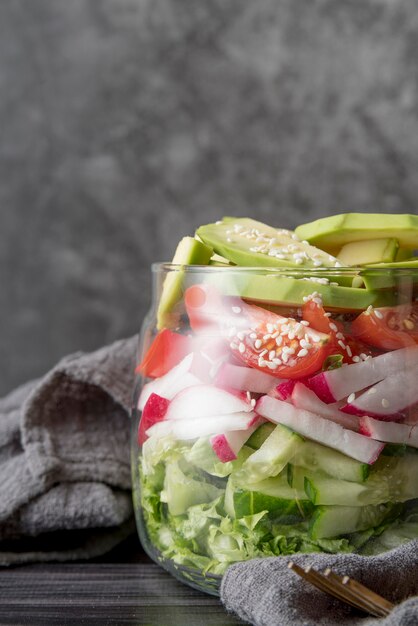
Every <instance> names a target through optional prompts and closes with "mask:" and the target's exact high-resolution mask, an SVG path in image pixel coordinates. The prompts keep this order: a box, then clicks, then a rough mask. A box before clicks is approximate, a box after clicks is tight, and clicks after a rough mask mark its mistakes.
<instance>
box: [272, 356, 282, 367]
mask: <svg viewBox="0 0 418 626" xmlns="http://www.w3.org/2000/svg"><path fill="white" fill-rule="evenodd" d="M273 363H277V365H281V364H282V360H281V359H278V358H277V357H276V358H274V359H273Z"/></svg>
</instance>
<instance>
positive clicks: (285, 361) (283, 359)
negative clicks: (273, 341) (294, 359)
mask: <svg viewBox="0 0 418 626" xmlns="http://www.w3.org/2000/svg"><path fill="white" fill-rule="evenodd" d="M288 360H289V357H288V356H287V354H286V352H284V353H282V361H283V363H287V362H288Z"/></svg>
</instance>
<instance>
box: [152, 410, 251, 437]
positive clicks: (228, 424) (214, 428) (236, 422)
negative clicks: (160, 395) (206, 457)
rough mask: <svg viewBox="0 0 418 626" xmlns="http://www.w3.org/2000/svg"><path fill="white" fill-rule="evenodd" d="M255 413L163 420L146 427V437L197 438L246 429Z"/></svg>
mask: <svg viewBox="0 0 418 626" xmlns="http://www.w3.org/2000/svg"><path fill="white" fill-rule="evenodd" d="M254 418H256V414H255V413H254V412H252V413H230V414H229V415H212V416H206V417H205V418H203V419H194V420H190V419H181V420H163V421H162V422H157V423H156V424H154V425H153V426H151V428H148V430H147V431H146V434H147V436H148V437H166V436H167V435H171V436H173V437H174V438H175V439H184V440H190V439H198V437H208V436H209V435H216V434H217V433H223V432H228V431H231V430H234V431H235V430H246V429H247V428H250V427H251V426H252V425H253V420H254Z"/></svg>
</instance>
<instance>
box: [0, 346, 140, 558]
mask: <svg viewBox="0 0 418 626" xmlns="http://www.w3.org/2000/svg"><path fill="white" fill-rule="evenodd" d="M136 344H137V338H136V337H132V338H131V339H127V340H123V341H118V342H116V343H114V344H113V345H111V346H108V347H105V348H102V349H100V350H97V351H96V352H93V353H91V354H83V353H77V354H73V355H71V356H69V357H66V358H65V359H63V360H62V361H60V362H59V363H58V364H57V366H56V367H54V368H53V370H51V372H49V373H48V374H47V375H46V376H45V377H44V378H42V379H40V380H37V381H33V382H31V383H27V384H26V385H23V386H22V387H19V388H18V389H16V390H15V391H13V392H12V393H11V394H9V395H8V396H6V397H5V398H3V399H2V400H0V564H2V565H7V564H10V563H18V562H22V563H23V562H28V561H36V560H42V561H45V560H63V559H64V560H65V559H68V558H88V557H91V556H96V555H98V554H102V553H104V552H106V551H107V550H109V549H110V548H112V547H113V546H114V545H116V543H118V542H119V541H121V540H122V539H123V538H125V537H126V536H127V535H128V534H129V533H130V532H132V531H133V528H134V527H133V518H132V504H131V493H130V487H131V472H130V453H129V438H130V423H129V419H128V413H129V410H130V403H131V396H132V382H133V371H134V360H135V351H136ZM61 531H67V532H68V531H72V532H73V531H77V532H78V535H77V534H76V533H74V532H73V536H72V540H71V543H72V548H71V550H69V549H68V544H67V542H66V537H65V533H62V546H59V545H58V543H57V535H56V533H59V532H61ZM54 533H55V535H54V537H55V539H54V541H53V545H52V544H51V550H48V537H52V535H53V534H54ZM77 536H78V537H79V545H78V544H77V541H76V539H75V538H76V537H77ZM39 537H42V541H40V540H39ZM35 538H38V540H35ZM74 555H77V556H76V557H75V556H74Z"/></svg>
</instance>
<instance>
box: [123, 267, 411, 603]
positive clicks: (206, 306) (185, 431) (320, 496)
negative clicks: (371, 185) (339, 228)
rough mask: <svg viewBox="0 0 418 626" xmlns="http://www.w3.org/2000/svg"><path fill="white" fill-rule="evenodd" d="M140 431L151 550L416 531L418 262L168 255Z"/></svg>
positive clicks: (228, 555) (270, 549)
mask: <svg viewBox="0 0 418 626" xmlns="http://www.w3.org/2000/svg"><path fill="white" fill-rule="evenodd" d="M152 270H153V281H154V282H153V304H152V308H151V310H150V313H149V314H148V315H147V317H146V320H145V322H144V324H143V327H142V333H141V337H140V346H139V355H138V366H137V369H136V377H137V378H136V386H135V394H134V410H133V425H132V468H133V491H134V506H135V514H136V520H137V526H138V532H139V536H140V539H141V542H142V544H143V546H144V549H145V550H146V552H147V553H148V554H149V556H150V557H151V558H152V559H154V560H155V561H156V562H157V563H160V564H161V565H162V566H163V567H164V568H166V569H167V570H168V571H170V572H171V573H172V574H174V575H175V576H176V577H177V578H179V579H180V580H182V581H183V582H185V583H188V584H190V585H191V586H193V587H195V588H197V589H200V590H202V591H205V592H207V593H212V594H217V593H218V590H219V583H220V580H221V576H222V574H223V572H224V571H225V569H226V568H227V567H228V566H229V565H230V564H232V563H235V562H237V561H241V560H247V559H251V558H255V557H264V556H266V557H269V556H275V555H277V556H279V555H290V554H295V553H298V552H318V551H323V552H352V551H357V552H360V553H362V554H366V555H367V554H376V553H379V552H382V551H385V550H388V549H391V548H393V547H394V546H396V545H398V544H400V543H402V542H404V541H407V540H409V539H412V538H415V537H418V453H417V448H418V425H415V424H418V385H417V375H418V345H417V342H418V317H417V312H418V303H417V296H418V269H415V268H412V269H411V268H410V269H399V268H397V269H390V268H389V269H388V268H385V269H379V268H373V269H369V268H367V269H365V268H349V269H347V268H341V269H340V268H338V269H334V268H333V269H332V270H330V269H325V268H315V269H312V270H299V269H293V268H292V269H290V268H289V269H277V268H274V269H270V268H262V267H258V268H241V267H234V266H229V267H224V266H216V265H215V266H207V267H202V266H176V265H170V264H156V265H154V266H153V268H152Z"/></svg>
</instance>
